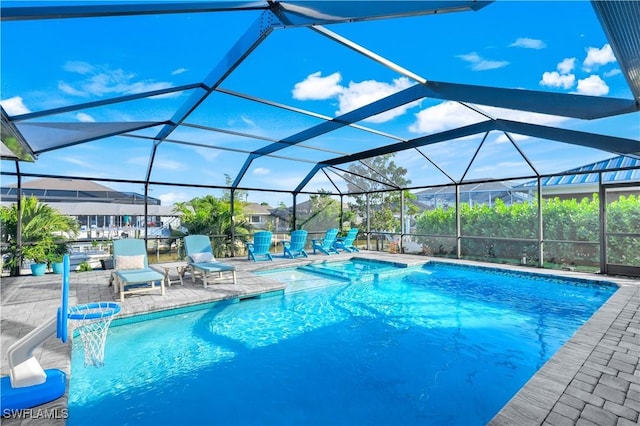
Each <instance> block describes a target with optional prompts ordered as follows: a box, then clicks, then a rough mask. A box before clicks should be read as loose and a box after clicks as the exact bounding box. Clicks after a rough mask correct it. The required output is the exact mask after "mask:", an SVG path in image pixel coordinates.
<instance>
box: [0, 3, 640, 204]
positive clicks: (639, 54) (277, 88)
mask: <svg viewBox="0 0 640 426" xmlns="http://www.w3.org/2000/svg"><path fill="white" fill-rule="evenodd" d="M585 8H588V10H585ZM565 9H566V10H567V11H570V12H568V13H571V14H572V15H571V16H565V13H567V12H566V11H565ZM536 13H545V14H548V15H549V16H554V17H555V18H556V19H558V20H559V22H565V23H566V27H567V33H562V32H560V33H558V34H555V37H556V38H554V39H551V38H549V39H548V40H542V39H535V38H533V35H530V34H532V33H541V32H542V31H546V30H544V29H543V28H542V27H540V23H539V22H535V23H532V22H531V21H532V19H531V16H533V15H534V14H536ZM1 15H2V32H3V37H2V51H3V61H2V74H3V79H2V93H3V99H2V101H1V102H0V104H1V105H2V117H1V118H2V146H1V147H0V148H1V149H0V155H1V158H2V160H4V161H3V164H2V174H3V175H6V176H26V177H77V178H82V179H93V180H96V181H101V180H102V181H105V182H109V181H110V182H116V183H132V184H134V185H137V186H138V187H140V185H141V184H142V185H144V187H145V188H148V187H149V185H156V186H167V187H168V186H174V185H183V186H190V187H194V188H205V189H206V188H209V189H211V188H232V189H238V190H266V191H276V192H288V193H293V194H298V193H309V194H310V193H317V192H318V191H323V192H330V193H334V194H361V193H365V192H370V191H389V190H398V189H408V188H409V189H416V188H417V189H419V188H427V187H429V186H433V185H446V184H453V183H469V182H480V181H483V180H485V181H486V180H495V179H512V178H531V177H536V176H544V175H547V174H549V173H550V172H554V171H561V170H566V169H567V168H570V167H571V166H575V162H573V163H571V161H581V160H580V158H590V159H594V158H598V157H600V158H602V157H607V156H610V155H611V154H616V155H625V156H627V157H639V158H640V138H639V133H640V125H639V124H638V122H639V121H640V120H639V119H638V114H639V111H640V44H638V43H637V40H640V2H634V1H623V2H606V1H603V2H600V1H594V2H591V5H585V4H584V3H583V2H561V3H558V2H501V1H498V2H491V1H460V0H457V1H375V2H366V3H365V2H357V1H356V2H352V1H194V2H157V3H155V2H134V1H132V2H74V3H68V2H57V1H51V2H44V3H43V2H29V1H23V2H3V3H2V6H1ZM505 17H508V19H504V18H505ZM533 21H535V20H533ZM534 24H535V25H534ZM594 24H595V25H594ZM551 27H553V28H556V29H558V28H562V26H561V25H555V24H554V25H550V28H551ZM330 28H331V29H330ZM569 30H570V31H569ZM442 31H446V32H444V33H443V32H442ZM523 33H527V34H523ZM504 34H509V37H511V40H510V41H509V42H508V43H510V44H508V43H507V42H506V41H505V40H500V41H498V40H499V37H501V36H504ZM549 37H551V36H549ZM587 38H588V41H587V40H586V39H587ZM499 43H503V44H502V45H504V44H505V43H507V44H506V45H507V46H508V48H509V49H512V50H511V51H513V49H519V50H518V55H517V56H514V58H516V59H514V60H513V63H511V62H510V61H506V60H502V61H500V60H493V61H492V60H488V59H486V58H484V57H483V55H490V54H491V51H492V50H491V49H496V48H497V47H496V46H498V45H499ZM580 43H582V44H580ZM585 43H588V44H587V45H585ZM482 49H485V50H482ZM592 49H595V51H592ZM544 50H549V51H553V52H555V53H554V55H555V56H553V57H554V58H555V59H554V62H553V63H551V64H544V65H542V64H541V63H540V61H541V59H540V58H541V56H540V55H541V52H542V51H544ZM585 50H586V51H588V55H587V57H586V58H585V59H584V62H583V63H582V64H581V65H579V64H577V61H578V60H577V59H576V57H571V55H573V56H577V55H582V54H584V51H585ZM51 51H54V52H55V55H50V53H51ZM608 55H609V56H610V59H604V60H603V59H602V58H603V57H605V56H606V57H607V58H609V56H608ZM613 55H615V57H613ZM465 64H466V66H465ZM556 65H557V68H554V67H556ZM606 67H608V68H606ZM533 69H535V71H534V72H535V74H534V73H533V72H532V70H533ZM347 70H348V71H347ZM27 71H28V75H29V76H32V75H33V76H34V77H33V78H29V80H28V81H27V77H25V75H26V73H27ZM530 72H531V74H529V73H530ZM578 72H581V73H583V77H584V78H580V77H578V76H577V75H578ZM525 75H532V77H527V78H526V79H525V78H524V77H523V76H525ZM453 76H455V77H457V78H460V79H464V80H460V81H452V80H451V79H450V78H451V77H453ZM614 84H615V86H614ZM614 87H615V90H614V89H613V88H614ZM605 89H606V90H605ZM571 150H573V151H571ZM574 151H575V152H579V153H580V155H581V156H582V155H584V156H587V157H584V156H582V157H578V156H574V154H573V152H574ZM390 161H393V162H394V163H395V165H398V166H401V167H402V168H404V169H406V173H404V174H402V173H399V174H396V175H393V174H392V173H391V172H390V170H391V169H392V167H390V165H389V162H390ZM608 166H611V167H619V165H617V164H612V163H609V164H608ZM636 166H637V164H636ZM154 195H156V193H155V192H154Z"/></svg>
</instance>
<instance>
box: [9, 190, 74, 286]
mask: <svg viewBox="0 0 640 426" xmlns="http://www.w3.org/2000/svg"><path fill="white" fill-rule="evenodd" d="M21 203H22V227H21V233H22V243H23V246H24V248H23V250H22V253H20V251H19V248H18V204H17V203H15V204H12V205H11V206H8V207H2V208H0V224H1V225H2V241H3V243H5V246H4V248H3V250H2V254H6V255H8V256H7V260H6V263H7V264H8V266H9V269H10V274H11V275H12V276H14V275H18V274H19V271H20V267H21V265H22V258H26V259H31V260H33V261H35V262H38V263H40V262H47V261H49V260H51V258H50V257H51V256H52V255H55V254H59V253H60V252H61V251H63V250H62V249H61V247H62V246H64V241H65V240H66V237H65V236H64V235H63V234H64V233H67V234H70V235H75V234H76V233H77V232H78V223H77V222H76V221H75V219H73V218H71V217H69V216H65V215H63V214H62V213H60V212H58V211H57V210H55V209H54V208H52V207H50V206H49V205H47V204H44V203H40V202H39V201H38V199H37V198H36V197H34V196H31V197H28V198H27V197H23V198H22V200H21Z"/></svg>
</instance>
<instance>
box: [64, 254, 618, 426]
mask: <svg viewBox="0 0 640 426" xmlns="http://www.w3.org/2000/svg"><path fill="white" fill-rule="evenodd" d="M383 266H385V267H388V266H389V265H383ZM350 267H351V266H348V265H339V266H338V265H337V267H336V271H343V270H344V269H345V268H346V269H349V268H350ZM353 267H354V268H356V266H353ZM374 269H375V268H374ZM379 272H381V270H369V271H362V272H361V275H367V274H370V275H374V276H375V275H378V277H377V278H375V277H374V279H365V280H363V281H359V280H357V279H355V280H351V279H346V278H344V277H341V278H339V279H333V278H331V277H330V276H329V275H327V274H326V273H323V274H314V273H313V272H311V271H308V270H303V271H300V270H292V269H291V270H279V271H274V272H273V273H271V274H270V275H271V277H272V278H275V279H280V280H282V281H284V282H289V284H292V285H295V286H298V288H297V290H298V291H292V292H287V293H285V294H284V295H281V296H274V297H268V298H263V299H251V300H246V301H242V302H239V303H230V302H224V303H219V304H216V305H215V306H213V307H210V308H208V309H203V310H193V311H191V312H187V311H186V310H178V311H175V315H171V316H165V317H161V318H156V319H153V320H148V321H141V322H135V323H129V324H125V325H119V326H116V325H117V324H116V322H115V321H114V324H113V325H112V327H111V329H110V331H109V336H108V340H107V345H106V351H105V366H104V367H102V368H99V369H97V368H93V367H86V368H85V367H84V366H83V357H82V353H81V349H80V348H79V347H78V346H79V345H77V344H76V343H75V342H74V346H73V353H72V374H71V380H70V391H69V414H70V418H69V420H68V424H69V425H71V426H73V425H85V424H93V425H100V424H105V425H107V424H108V425H146V424H148V425H162V424H167V425H168V424H171V425H176V424H184V425H196V424H218V425H257V424H260V425H365V424H368V425H392V424H394V425H397V424H402V425H424V424H434V425H444V424H450V425H480V424H486V423H487V422H488V421H489V420H490V419H491V418H492V417H493V416H494V415H495V414H496V413H497V411H499V409H500V408H501V407H502V406H503V405H504V404H505V403H506V402H507V401H508V400H509V399H510V398H511V397H512V396H513V395H514V394H515V393H516V392H517V390H518V389H519V388H520V387H522V385H523V384H524V383H525V382H526V381H527V380H528V379H529V378H530V377H531V376H532V375H533V374H534V373H535V371H536V370H538V369H539V368H540V367H541V366H542V364H543V363H544V362H545V361H546V360H548V359H549V358H550V357H551V356H552V355H553V353H554V352H555V351H556V350H557V349H558V348H559V347H560V346H561V345H562V344H563V343H564V342H565V341H566V340H567V339H568V338H569V337H571V335H572V334H573V333H574V332H575V331H576V329H577V328H578V327H579V326H580V325H581V324H583V323H584V322H585V321H586V320H587V319H588V318H589V317H590V316H591V315H592V313H593V312H594V311H595V310H597V309H598V308H599V307H600V306H601V305H602V303H604V302H605V301H606V300H607V299H608V298H609V297H610V296H611V294H613V292H614V291H615V289H616V287H614V286H606V285H595V284H591V283H589V282H583V281H561V280H546V279H542V278H539V277H537V276H532V277H527V276H524V275H516V274H508V273H494V272H491V271H489V270H482V269H472V268H467V267H457V266H448V265H445V264H437V263H434V264H429V265H426V266H424V267H420V268H396V269H395V270H394V273H393V274H391V277H383V276H381V275H379ZM300 276H307V277H308V280H298V277H300ZM306 282H311V284H310V288H309V289H308V290H306V291H301V290H302V289H303V288H304V285H305V283H306ZM124 322H125V321H122V322H121V323H124Z"/></svg>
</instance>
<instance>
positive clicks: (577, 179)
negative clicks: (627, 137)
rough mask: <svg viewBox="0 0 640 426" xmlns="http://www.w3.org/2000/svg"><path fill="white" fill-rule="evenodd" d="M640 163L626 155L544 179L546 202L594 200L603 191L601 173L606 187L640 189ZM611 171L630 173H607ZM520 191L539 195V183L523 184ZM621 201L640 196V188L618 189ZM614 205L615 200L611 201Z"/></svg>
mask: <svg viewBox="0 0 640 426" xmlns="http://www.w3.org/2000/svg"><path fill="white" fill-rule="evenodd" d="M638 167H640V159H639V158H632V157H626V156H623V155H620V156H617V157H612V158H609V159H607V160H603V161H598V162H595V163H591V164H587V165H585V166H581V167H578V168H575V169H571V170H567V171H566V172H564V173H560V174H559V175H558V176H550V177H545V178H542V180H541V181H540V184H541V186H542V197H543V198H555V197H557V198H560V199H562V200H565V199H573V198H576V199H578V200H580V199H582V198H585V197H587V198H591V197H592V196H593V194H597V193H598V191H599V180H600V173H602V183H603V184H625V183H632V182H638V184H639V185H640V169H639V168H638ZM610 169H628V170H618V171H614V172H607V171H604V170H610ZM517 189H518V190H524V191H528V192H529V193H530V194H535V193H536V192H537V191H538V182H537V181H536V180H535V179H534V180H531V181H528V182H525V183H523V184H522V185H519V186H518V187H517ZM615 193H616V195H617V197H620V196H621V195H625V196H628V195H631V194H636V195H637V194H638V187H628V188H624V187H621V188H618V189H616V190H615ZM610 201H611V200H610Z"/></svg>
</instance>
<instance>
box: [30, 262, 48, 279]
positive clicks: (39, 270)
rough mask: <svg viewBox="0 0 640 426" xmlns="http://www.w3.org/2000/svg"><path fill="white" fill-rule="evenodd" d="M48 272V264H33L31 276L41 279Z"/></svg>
mask: <svg viewBox="0 0 640 426" xmlns="http://www.w3.org/2000/svg"><path fill="white" fill-rule="evenodd" d="M46 271H47V264H46V263H32V264H31V275H33V276H34V277H39V276H41V275H44V273H45V272H46Z"/></svg>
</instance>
